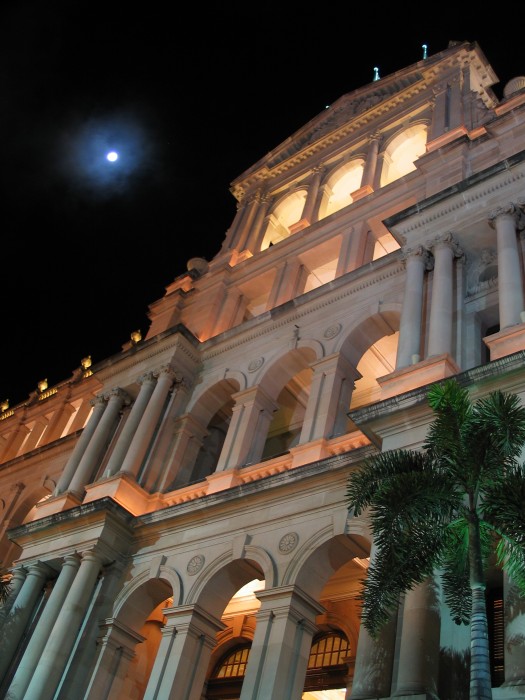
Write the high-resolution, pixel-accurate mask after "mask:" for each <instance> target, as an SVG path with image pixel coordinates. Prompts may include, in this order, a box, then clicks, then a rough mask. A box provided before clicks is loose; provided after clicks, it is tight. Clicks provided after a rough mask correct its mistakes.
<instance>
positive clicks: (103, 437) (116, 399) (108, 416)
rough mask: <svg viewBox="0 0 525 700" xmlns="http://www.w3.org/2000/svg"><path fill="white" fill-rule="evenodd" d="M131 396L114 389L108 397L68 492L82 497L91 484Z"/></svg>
mask: <svg viewBox="0 0 525 700" xmlns="http://www.w3.org/2000/svg"><path fill="white" fill-rule="evenodd" d="M129 401H130V399H129V396H128V395H127V394H126V392H125V391H122V389H112V390H111V392H110V393H109V395H108V405H107V407H106V410H105V411H104V414H103V416H102V417H101V419H100V421H99V423H98V425H97V427H96V429H95V432H94V433H93V436H92V438H91V440H90V441H89V445H88V447H87V449H86V451H85V452H84V454H83V455H82V458H81V460H80V462H79V464H78V467H77V468H76V471H75V473H74V475H73V476H72V478H71V482H70V484H69V488H68V491H73V493H76V494H78V495H79V496H80V495H82V493H83V491H84V486H85V485H86V484H89V483H90V482H91V479H92V478H93V473H94V471H95V469H96V468H97V467H98V466H99V464H100V461H101V459H102V457H103V455H104V451H105V450H106V448H107V445H108V442H109V440H110V438H111V435H112V433H113V431H114V430H115V426H116V424H117V422H118V415H119V413H120V411H121V409H122V406H123V405H124V403H129Z"/></svg>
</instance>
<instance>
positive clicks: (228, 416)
mask: <svg viewBox="0 0 525 700" xmlns="http://www.w3.org/2000/svg"><path fill="white" fill-rule="evenodd" d="M496 83H497V76H496V75H495V73H494V71H493V69H492V67H491V65H490V63H489V62H488V61H487V59H486V57H485V56H484V54H483V51H482V50H481V48H480V47H479V46H478V45H477V44H476V43H470V42H451V43H450V45H449V46H448V47H447V49H446V50H444V51H442V52H440V53H438V54H434V55H431V56H428V57H427V56H424V57H423V58H422V59H421V60H420V61H418V62H417V63H415V64H413V65H411V66H408V67H407V68H405V69H403V70H400V71H398V72H396V73H395V74H392V75H390V76H387V77H385V78H381V79H378V80H374V81H373V82H371V83H370V84H368V85H366V86H364V87H363V88H361V89H358V90H356V91H354V92H351V93H349V94H346V95H344V96H342V97H341V98H340V99H339V100H338V101H337V102H335V103H334V104H333V105H331V106H330V107H329V108H327V109H326V110H324V111H323V112H322V113H321V114H319V115H318V116H317V117H315V118H314V119H313V120H311V121H310V122H309V123H308V124H306V125H305V126H304V127H303V128H302V129H300V130H299V131H297V132H296V133H295V134H293V135H292V136H291V137H290V138H289V139H287V140H286V141H285V142H284V143H283V144H281V145H280V146H277V147H276V148H275V149H274V150H273V151H272V152H271V153H269V154H268V155H267V156H266V157H264V158H262V159H261V160H260V161H259V162H257V163H255V164H254V165H253V167H251V168H250V169H249V170H247V171H246V172H244V173H243V174H242V175H241V176H239V178H237V179H236V180H235V181H234V182H233V183H232V186H231V192H232V194H233V196H234V197H235V198H236V200H237V202H238V206H237V213H236V216H235V218H234V221H233V222H232V225H231V227H230V228H229V230H228V231H227V233H226V236H225V238H224V240H223V241H222V246H221V242H220V241H219V242H218V246H217V248H218V249H219V248H220V249H219V250H218V253H217V254H216V255H215V256H214V257H213V259H212V260H210V261H208V260H204V259H202V258H194V259H192V260H189V261H188V264H187V273H185V274H183V275H181V276H179V277H177V278H176V279H175V280H174V281H173V282H172V284H170V285H169V286H168V287H167V288H166V291H165V294H164V296H163V297H162V298H161V299H159V300H157V301H154V302H153V303H152V304H151V305H150V307H149V320H150V325H149V329H148V331H147V333H145V335H144V337H142V336H141V335H140V334H138V335H137V334H133V337H132V339H131V341H130V342H129V343H126V344H125V345H124V346H123V348H122V351H121V352H119V353H118V354H116V355H114V356H111V357H109V358H107V359H105V360H103V361H101V362H98V363H96V364H95V365H91V366H90V362H89V358H85V361H83V362H82V365H81V367H79V369H78V370H76V371H75V372H74V373H73V374H72V376H71V377H70V378H69V379H67V380H65V381H63V382H62V383H60V384H58V385H57V386H53V387H47V386H45V385H42V386H40V387H39V389H38V391H36V392H35V393H34V394H33V395H31V396H30V397H29V398H28V400H27V401H26V402H24V403H22V404H20V405H17V406H14V407H9V406H8V405H7V404H6V403H5V402H4V404H3V405H2V412H1V414H0V494H1V498H0V517H1V521H0V536H1V539H0V557H1V561H2V567H3V572H5V574H6V576H7V577H8V578H9V579H10V598H9V601H8V603H7V604H6V605H5V606H4V608H3V609H2V616H3V617H2V625H3V634H2V636H1V640H0V697H5V698H9V699H10V700H22V699H24V700H53V699H54V700H66V699H67V700H71V699H73V698H74V699H75V700H77V699H79V700H80V698H82V699H83V700H103V699H105V698H108V699H109V698H110V699H111V700H142V699H144V700H154V699H156V700H207V699H212V698H223V699H230V700H233V699H237V698H240V700H299V699H301V698H304V699H305V700H314V699H317V700H321V699H323V700H324V699H329V698H331V699H336V698H350V699H351V700H361V699H366V698H393V697H396V698H399V697H405V696H410V697H411V698H414V697H415V698H421V699H423V698H424V699H427V698H440V699H441V700H452V699H456V698H457V699H462V698H468V685H469V671H468V666H469V643H470V642H469V631H468V628H466V627H459V626H456V625H455V624H454V623H453V622H452V621H451V619H450V615H449V614H448V611H447V608H446V606H445V604H444V603H443V601H442V600H441V599H440V595H439V585H438V577H437V576H436V580H435V581H428V582H427V583H425V584H424V585H421V586H419V587H418V588H416V589H414V590H412V591H410V592H409V593H407V594H406V596H404V598H403V599H402V600H401V601H400V604H399V610H398V613H397V616H396V618H395V619H393V620H392V622H391V623H390V624H389V625H388V626H387V627H386V628H385V629H384V630H383V632H382V634H381V636H380V638H379V639H377V640H372V639H371V638H369V637H368V636H367V633H366V631H365V630H364V629H363V628H361V626H360V611H359V601H358V597H359V593H360V590H361V586H362V580H363V578H364V577H365V576H366V570H367V567H368V563H369V561H370V556H374V550H373V542H372V541H371V536H370V529H369V523H368V521H367V519H366V517H365V516H363V517H362V518H350V517H349V514H348V511H347V505H346V502H345V491H346V485H347V482H348V479H351V475H352V472H353V471H355V470H358V469H359V466H360V464H361V463H362V461H363V460H364V459H365V458H366V457H368V456H369V455H371V454H374V453H377V452H378V451H381V450H383V451H385V450H389V449H393V448H400V447H405V448H417V447H419V446H421V444H422V442H423V440H424V438H425V434H426V430H427V427H428V424H429V422H430V421H431V419H432V416H431V414H430V411H429V409H428V406H427V403H426V391H427V389H428V385H429V384H430V383H432V382H436V381H440V380H442V379H444V378H446V377H450V376H458V377H460V378H461V381H462V382H463V383H464V384H465V385H466V386H468V387H469V390H470V391H471V393H472V395H473V397H474V398H478V397H481V396H483V395H486V394H487V393H488V392H490V391H492V390H493V389H494V388H496V387H498V388H501V389H503V390H505V391H511V392H515V393H517V394H519V395H520V396H524V397H525V365H524V360H525V299H524V289H525V287H524V249H525V241H524V238H523V236H522V233H521V232H522V230H523V228H524V224H525V217H524V212H525V78H522V77H520V76H518V77H517V78H514V79H512V80H511V81H510V82H509V83H508V84H507V85H506V86H505V88H504V96H503V98H502V99H501V100H500V99H498V98H497V97H496V95H495V94H494V92H493V91H492V89H491V87H492V86H493V85H494V84H496ZM487 583H488V586H487V604H488V610H489V618H490V621H491V652H492V657H491V662H492V674H493V675H492V684H493V694H494V698H509V699H517V698H522V697H523V692H524V687H525V602H524V601H522V600H520V599H519V598H516V595H515V591H514V589H513V586H512V583H511V582H509V581H508V580H506V579H505V577H504V576H503V574H502V572H501V571H499V570H498V569H497V568H494V569H493V570H491V571H490V575H489V578H488V582H487Z"/></svg>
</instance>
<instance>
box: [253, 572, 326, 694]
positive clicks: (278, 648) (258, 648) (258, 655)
mask: <svg viewBox="0 0 525 700" xmlns="http://www.w3.org/2000/svg"><path fill="white" fill-rule="evenodd" d="M256 596H257V598H259V600H260V601H261V607H260V608H259V611H258V612H257V614H256V619H257V626H256V629H255V636H254V638H253V643H252V648H251V651H250V656H249V658H248V664H247V667H246V675H245V677H244V682H243V685H242V691H241V698H240V700H272V699H273V698H290V700H292V699H295V698H300V697H301V695H302V690H303V687H304V680H305V676H306V670H307V667H308V659H309V656H310V648H311V646H312V638H313V635H314V634H315V632H316V631H317V626H316V624H315V620H316V617H317V615H320V614H321V613H323V612H325V610H324V608H323V607H322V606H321V605H319V603H317V602H316V601H315V600H313V599H312V598H310V596H309V595H307V594H306V593H305V592H304V591H301V590H300V589H299V588H298V587H297V586H283V587H279V588H273V589H269V590H265V591H257V593H256Z"/></svg>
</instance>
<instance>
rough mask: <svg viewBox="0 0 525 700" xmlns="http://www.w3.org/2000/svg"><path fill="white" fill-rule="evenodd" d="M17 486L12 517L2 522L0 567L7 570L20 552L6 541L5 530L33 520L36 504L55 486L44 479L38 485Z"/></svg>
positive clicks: (49, 493)
mask: <svg viewBox="0 0 525 700" xmlns="http://www.w3.org/2000/svg"><path fill="white" fill-rule="evenodd" d="M19 486H20V491H19V494H18V496H15V501H16V503H15V505H14V507H13V510H12V515H11V517H10V518H9V520H7V521H6V520H4V528H5V529H4V531H3V532H1V537H0V563H1V564H0V566H1V567H4V568H9V567H10V566H11V565H12V563H13V562H14V561H15V560H16V559H18V557H19V556H20V552H21V551H22V550H21V548H20V547H19V546H18V545H17V544H15V543H14V542H11V541H10V540H8V538H7V536H6V530H7V529H11V528H13V527H17V526H18V525H22V524H23V523H27V522H31V521H32V520H34V519H35V517H36V505H37V503H39V502H40V501H42V500H43V499H45V498H48V497H49V496H51V495H52V493H53V489H54V486H55V485H54V482H53V481H51V480H50V479H48V478H46V477H44V479H42V481H41V483H39V484H38V483H37V484H35V485H30V486H28V485H26V484H24V483H20V484H19Z"/></svg>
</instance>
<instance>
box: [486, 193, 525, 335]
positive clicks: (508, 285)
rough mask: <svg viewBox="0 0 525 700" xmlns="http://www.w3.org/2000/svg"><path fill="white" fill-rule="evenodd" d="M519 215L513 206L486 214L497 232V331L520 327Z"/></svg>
mask: <svg viewBox="0 0 525 700" xmlns="http://www.w3.org/2000/svg"><path fill="white" fill-rule="evenodd" d="M519 219H520V217H519V212H518V211H517V209H516V207H515V206H514V204H510V203H509V204H507V205H506V206H504V207H500V208H499V209H495V210H494V211H492V212H491V213H490V214H489V224H490V225H491V226H492V228H494V229H495V230H496V239H497V249H498V290H499V325H500V330H504V329H505V328H508V327H509V326H514V325H516V324H518V323H521V319H520V313H521V312H522V311H523V310H524V309H525V305H524V302H523V279H522V271H521V258H520V250H519V243H518V237H517V233H516V230H517V228H518V223H519Z"/></svg>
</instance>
